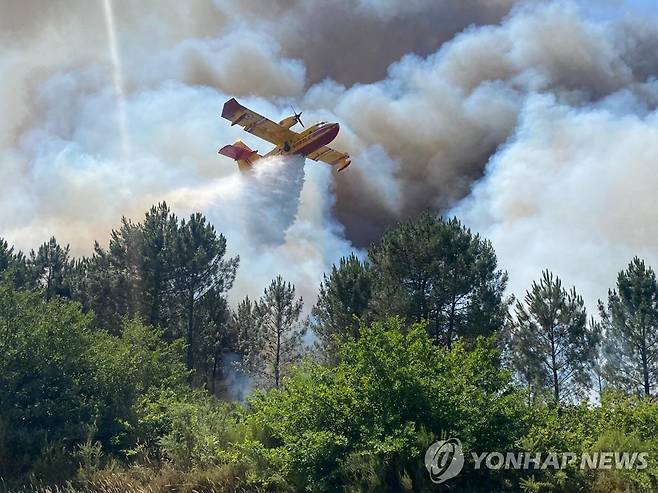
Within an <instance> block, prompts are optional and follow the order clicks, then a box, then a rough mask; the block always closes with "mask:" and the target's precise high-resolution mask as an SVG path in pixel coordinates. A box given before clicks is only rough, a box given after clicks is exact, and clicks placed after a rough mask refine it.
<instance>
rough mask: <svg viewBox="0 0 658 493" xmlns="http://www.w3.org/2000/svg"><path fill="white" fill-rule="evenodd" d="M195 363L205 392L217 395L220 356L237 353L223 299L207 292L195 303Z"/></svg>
mask: <svg viewBox="0 0 658 493" xmlns="http://www.w3.org/2000/svg"><path fill="white" fill-rule="evenodd" d="M197 314H198V318H199V346H198V353H199V360H200V361H199V364H198V366H200V367H201V369H202V370H203V371H204V373H205V375H206V380H207V382H208V390H209V391H210V393H211V394H212V395H217V383H218V382H221V381H222V379H223V378H224V374H225V370H226V368H224V357H225V356H226V355H227V354H228V353H230V352H235V351H237V345H238V343H237V337H236V334H235V332H234V330H233V329H234V326H233V324H232V314H231V310H230V309H229V307H228V302H227V300H226V296H225V295H224V293H223V292H222V291H221V290H216V289H212V290H210V291H209V292H208V293H207V294H206V295H205V296H204V297H203V298H201V301H200V302H199V306H198V309H197Z"/></svg>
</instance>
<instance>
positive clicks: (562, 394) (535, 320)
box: [511, 271, 599, 404]
mask: <svg viewBox="0 0 658 493" xmlns="http://www.w3.org/2000/svg"><path fill="white" fill-rule="evenodd" d="M511 342H512V348H513V350H514V356H513V359H514V363H515V366H516V368H517V370H518V371H519V373H520V375H521V376H522V378H523V379H524V380H525V381H526V383H527V384H528V386H529V387H530V389H531V390H532V391H533V393H534V394H535V395H537V394H542V393H543V392H544V391H548V392H549V393H550V394H552V400H553V402H554V403H556V404H560V403H564V402H565V401H567V400H569V399H571V398H572V397H584V396H585V395H586V391H587V390H588V389H589V388H590V383H591V370H592V364H593V361H594V359H595V357H596V354H597V347H598V342H599V337H598V333H597V331H596V326H595V325H588V324H587V313H586V310H585V302H584V301H583V299H582V298H581V297H580V296H579V295H578V294H577V293H576V289H575V288H572V289H571V291H567V290H566V289H564V288H563V287H562V282H561V281H560V279H559V278H557V277H554V276H553V275H552V274H551V273H550V272H548V271H544V272H543V273H542V278H541V280H540V281H539V282H533V283H532V287H531V288H530V290H529V291H528V292H527V293H526V296H525V299H524V302H523V303H521V302H517V304H516V320H515V321H514V322H513V329H512V338H511Z"/></svg>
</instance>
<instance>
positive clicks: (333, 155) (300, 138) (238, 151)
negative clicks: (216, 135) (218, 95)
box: [219, 98, 351, 171]
mask: <svg viewBox="0 0 658 493" xmlns="http://www.w3.org/2000/svg"><path fill="white" fill-rule="evenodd" d="M301 115H302V114H301V112H300V113H294V110H293V115H292V116H289V117H287V118H284V119H283V120H281V121H280V122H279V123H274V122H273V121H272V120H269V119H268V118H265V117H264V116H261V115H259V114H258V113H256V112H255V111H251V110H250V109H249V108H245V107H244V106H242V105H241V104H240V103H238V102H237V101H236V100H235V98H232V99H229V100H228V101H226V103H224V108H223V110H222V117H224V118H226V119H227V120H229V121H230V122H231V126H233V125H240V126H241V127H244V129H245V130H246V131H247V132H249V133H251V134H254V135H255V136H257V137H260V138H261V139H263V140H266V141H268V142H271V143H272V144H274V145H276V147H275V148H274V149H273V150H271V151H270V152H268V153H267V154H265V155H264V156H261V155H260V154H258V151H254V150H252V149H250V148H249V147H248V146H247V144H245V143H244V142H242V141H241V140H238V141H237V142H236V143H235V144H231V145H226V146H224V147H222V148H221V149H220V150H219V154H222V155H224V156H228V157H230V158H231V159H234V160H235V161H237V163H238V167H239V168H240V171H247V170H248V169H249V168H251V167H252V165H253V164H254V162H255V161H258V160H259V159H262V158H264V157H268V156H276V155H286V154H299V155H301V156H305V157H307V158H309V159H312V160H314V161H318V160H320V161H324V162H325V163H327V164H330V165H331V166H338V171H342V170H344V169H345V168H347V167H348V166H349V165H350V163H351V161H350V157H349V155H347V154H345V153H343V152H338V151H336V150H334V149H332V148H331V147H327V144H328V143H329V142H331V141H332V140H334V139H335V138H336V135H338V129H339V125H338V123H325V122H320V123H316V124H315V125H312V126H311V127H309V128H307V129H306V130H304V131H303V132H301V133H297V132H295V131H294V130H291V129H290V128H291V127H292V126H294V125H295V124H296V123H299V124H300V125H301V126H302V127H304V124H303V123H302V120H301V118H300V117H301Z"/></svg>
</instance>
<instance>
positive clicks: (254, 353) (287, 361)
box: [242, 276, 306, 388]
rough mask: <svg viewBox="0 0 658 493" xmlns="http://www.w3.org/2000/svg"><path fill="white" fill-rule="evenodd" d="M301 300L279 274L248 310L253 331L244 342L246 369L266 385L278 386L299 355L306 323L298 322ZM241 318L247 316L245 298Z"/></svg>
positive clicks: (298, 358) (296, 361) (301, 305)
mask: <svg viewBox="0 0 658 493" xmlns="http://www.w3.org/2000/svg"><path fill="white" fill-rule="evenodd" d="M302 307H303V301H302V299H301V298H297V297H296V295H295V287H294V286H293V285H292V284H290V283H289V282H285V281H284V280H283V279H282V277H281V276H278V277H277V278H276V279H274V280H273V281H272V283H271V284H270V285H269V287H268V288H266V289H265V293H264V294H263V296H262V297H261V299H260V300H259V301H258V302H257V303H256V304H255V305H254V307H253V310H252V311H251V313H252V315H251V316H253V319H254V320H255V324H256V327H257V329H256V332H255V334H254V335H253V336H248V337H247V338H246V340H245V339H243V341H244V342H245V343H246V345H247V347H246V351H245V353H246V355H247V357H246V361H245V363H246V365H245V366H246V370H247V371H248V372H249V373H250V374H251V375H252V377H254V378H255V379H256V380H259V381H260V383H261V384H262V385H263V386H264V387H266V388H269V387H280V386H281V383H282V379H283V377H284V376H285V375H286V373H287V371H288V369H289V368H290V366H291V365H294V364H296V363H298V362H299V361H300V360H301V356H302V343H303V340H302V338H303V336H304V334H305V332H306V325H305V324H303V323H300V321H299V317H300V315H301V312H302ZM242 308H243V313H242V317H243V320H245V319H248V318H247V317H249V316H250V315H249V314H248V312H249V308H248V301H247V300H245V304H244V305H243V307H242Z"/></svg>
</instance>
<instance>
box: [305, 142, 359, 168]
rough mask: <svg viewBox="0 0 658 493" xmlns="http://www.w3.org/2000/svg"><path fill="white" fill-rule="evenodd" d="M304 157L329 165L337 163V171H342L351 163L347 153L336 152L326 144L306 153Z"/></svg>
mask: <svg viewBox="0 0 658 493" xmlns="http://www.w3.org/2000/svg"><path fill="white" fill-rule="evenodd" d="M306 157H307V158H309V159H312V160H313V161H324V162H325V163H327V164H329V165H331V166H336V165H337V166H338V171H343V170H344V169H345V168H347V167H348V166H349V165H350V164H351V163H352V162H351V161H350V156H349V154H346V153H344V152H338V151H336V150H334V149H332V148H331V147H328V146H322V147H320V148H318V149H316V150H315V151H313V152H311V153H309V154H307V155H306Z"/></svg>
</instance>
